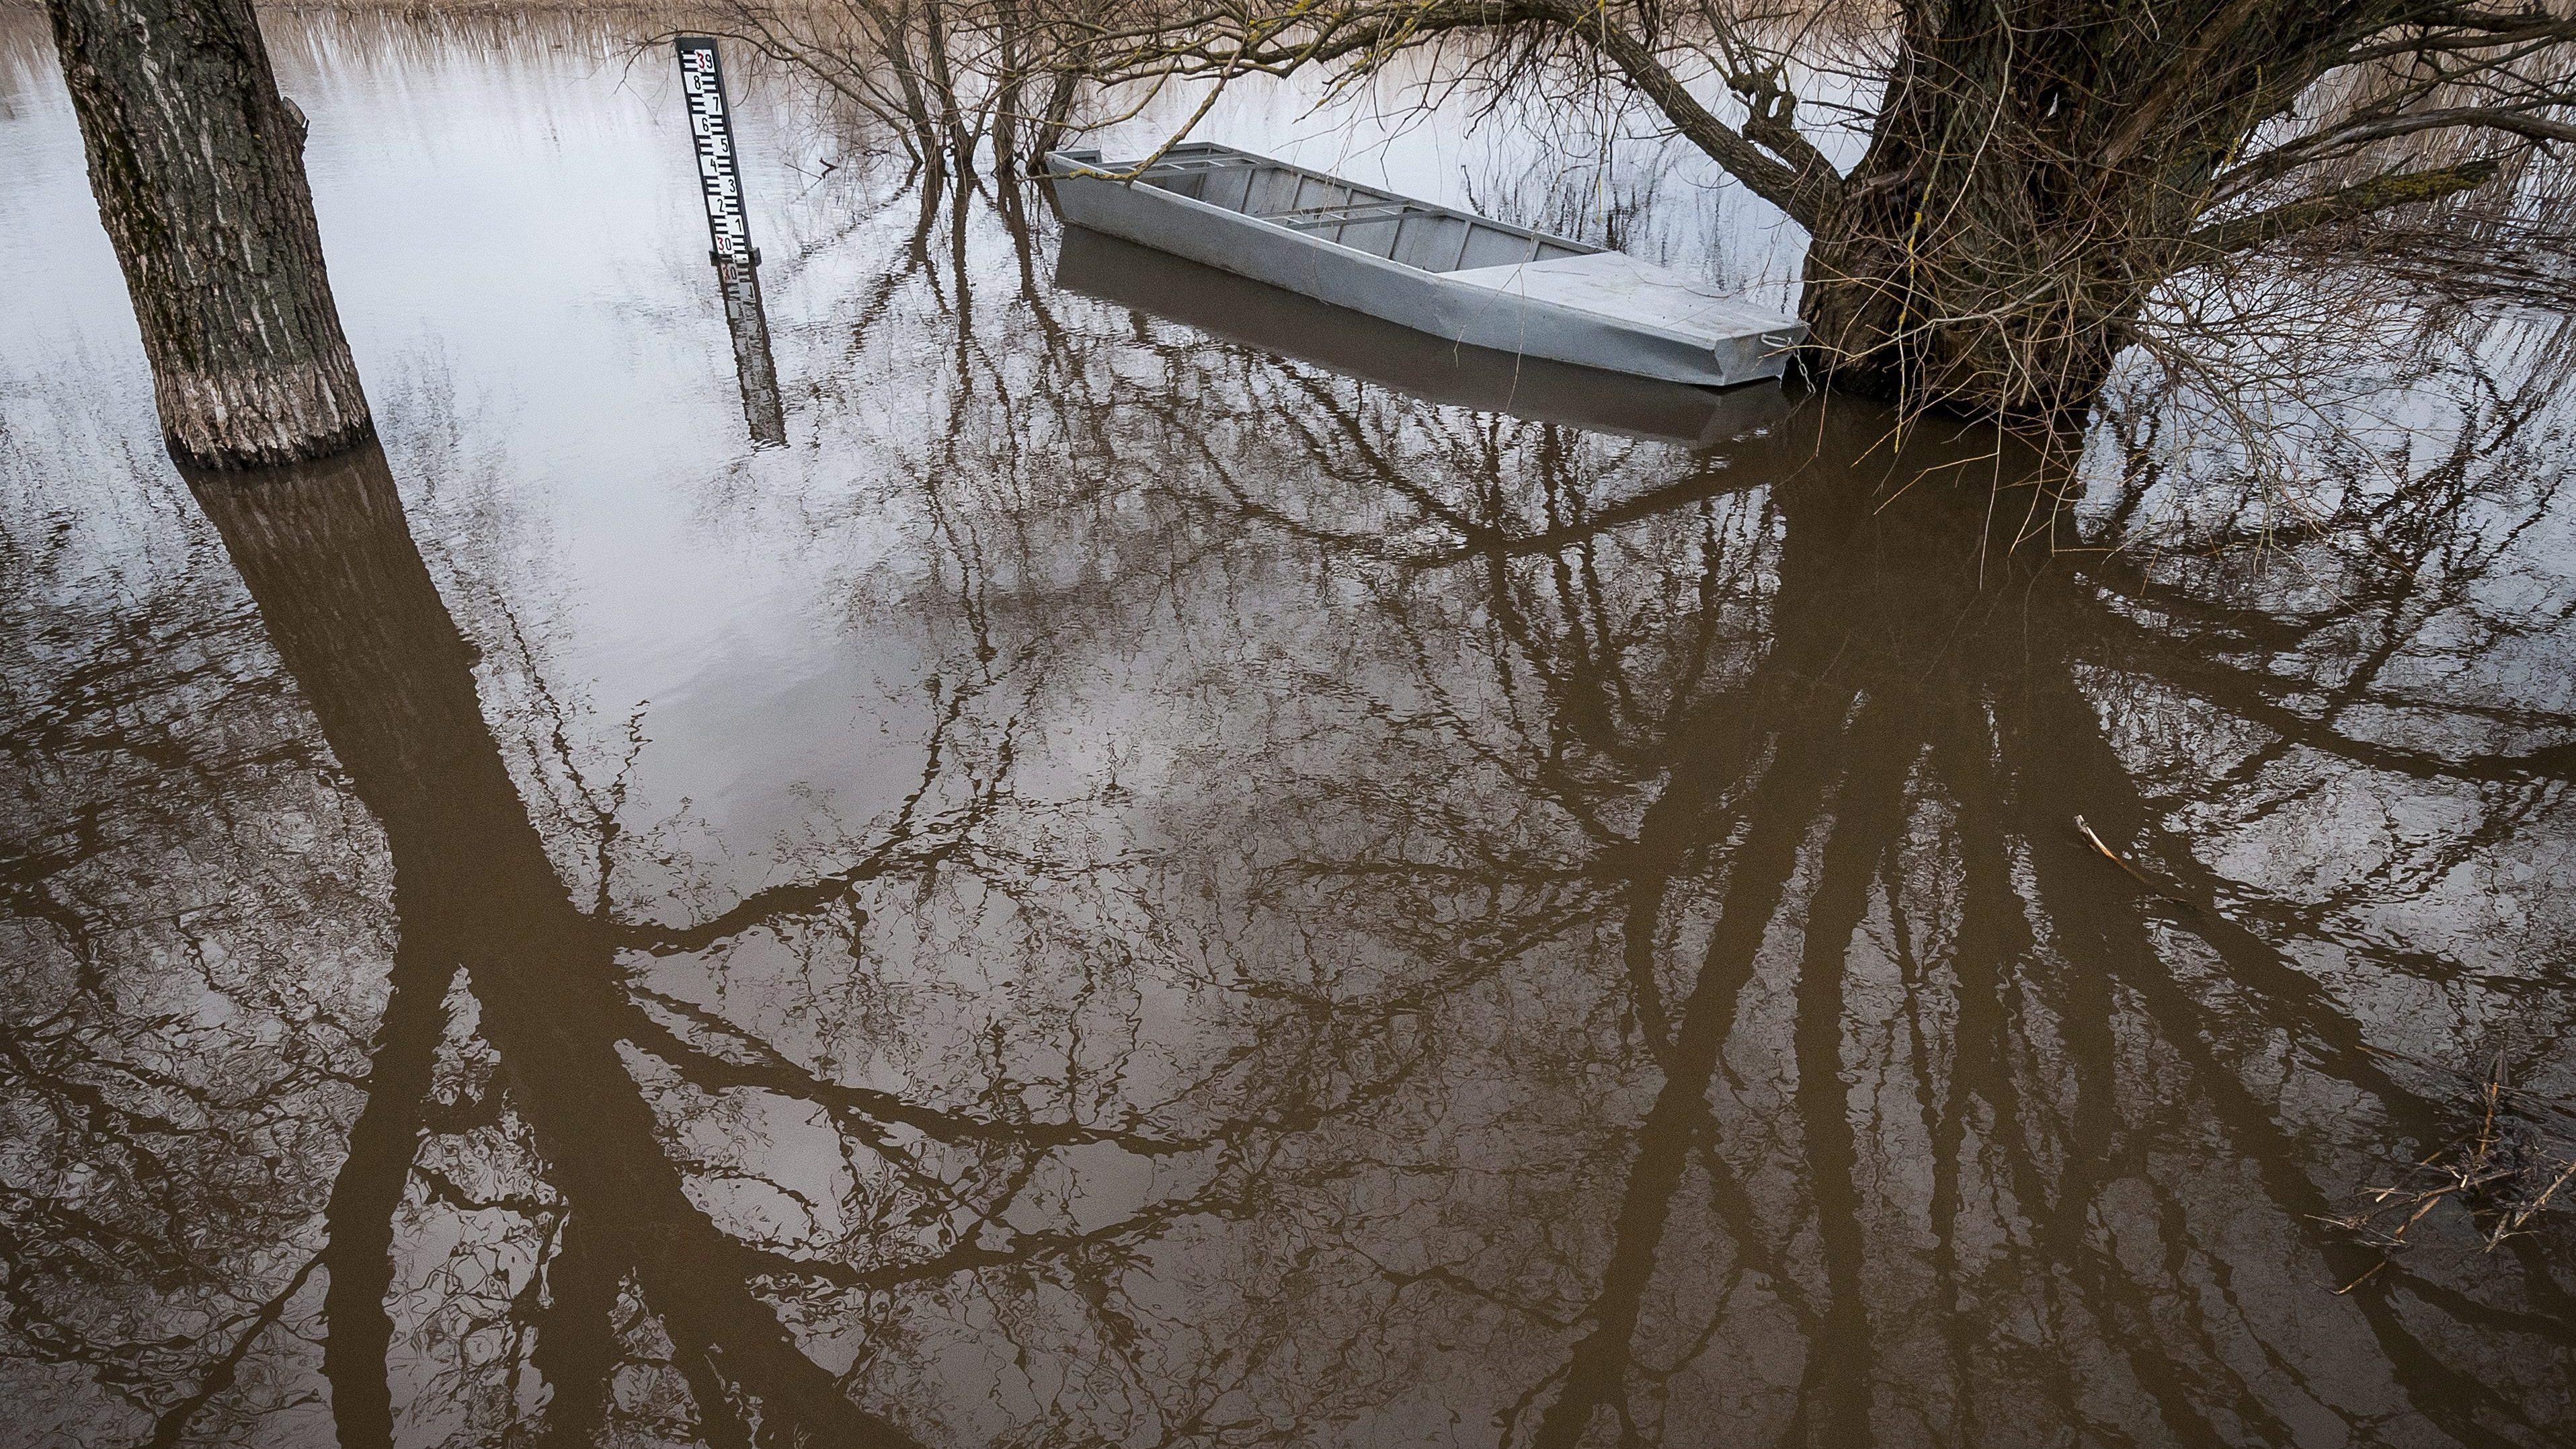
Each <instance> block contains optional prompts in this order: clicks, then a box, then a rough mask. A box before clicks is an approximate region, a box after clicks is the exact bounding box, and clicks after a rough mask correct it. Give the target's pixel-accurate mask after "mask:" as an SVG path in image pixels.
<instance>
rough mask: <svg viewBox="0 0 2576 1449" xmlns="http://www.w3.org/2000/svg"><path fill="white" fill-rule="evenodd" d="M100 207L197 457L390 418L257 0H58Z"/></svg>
mask: <svg viewBox="0 0 2576 1449" xmlns="http://www.w3.org/2000/svg"><path fill="white" fill-rule="evenodd" d="M47 9H48V10H49V12H50V13H51V15H52V17H53V28H54V43H55V46H56V48H57V49H58V50H59V51H60V52H61V55H62V63H63V78H64V80H65V81H66V82H68V83H69V85H70V87H71V95H72V107H73V109H74V111H75V112H77V113H78V115H79V117H80V127H81V140H82V142H83V145H84V147H85V149H86V150H87V152H88V155H89V174H90V186H91V189H92V191H93V192H94V193H95V194H96V196H97V198H98V213H99V219H100V220H101V221H103V222H104V223H106V226H107V235H108V239H109V240H110V241H111V242H113V243H114V244H115V247H116V258H117V261H118V262H119V264H121V265H122V266H123V267H124V269H125V285H126V290H127V291H128V292H129V293H130V294H131V295H132V297H133V299H134V316H135V320H136V321H137V322H138V323H140V324H141V326H142V330H143V349H144V352H145V353H146V354H147V355H148V356H149V357H150V358H151V362H152V393H153V401H154V402H155V403H156V404H157V405H158V406H159V408H160V412H161V429H162V433H163V435H164V437H165V438H166V440H167V441H168V443H169V445H170V449H171V451H172V452H173V453H175V454H176V455H178V456H179V457H180V458H181V459H182V460H184V461H187V462H191V463H196V464H200V465H204V466H212V467H245V466H257V465H263V464H273V463H290V462H297V461H301V460H304V459H310V458H318V457H322V456H324V455H326V454H329V453H334V452H337V451H339V450H341V449H344V448H346V447H348V446H350V445H351V444H353V443H356V442H359V441H361V440H363V439H365V438H367V437H368V436H370V435H371V434H372V432H373V424H372V422H371V421H370V419H369V417H368V414H367V399H366V393H365V392H364V390H363V389H362V388H361V387H360V385H359V381H358V368H357V364H356V363H355V362H354V361H352V360H351V358H350V356H349V343H348V339H347V338H346V337H344V336H342V334H341V331H340V314H339V310H338V309H337V308H336V307H335V306H333V305H332V301H331V284H330V280H329V278H328V277H327V276H326V275H325V273H324V271H323V264H322V237H321V233H320V231H319V230H318V229H317V227H316V226H315V224H314V220H313V196H312V192H311V191H310V190H309V189H308V188H307V187H306V185H305V180H304V155H303V151H304V120H303V117H302V116H301V115H300V114H299V113H298V112H297V111H296V110H295V108H294V107H293V106H292V105H290V104H289V103H288V102H287V101H286V100H285V99H284V98H283V97H281V96H280V95H279V94H278V93H277V81H276V78H275V76H274V75H273V74H272V73H271V72H270V69H269V63H268V49H267V47H266V46H265V45H264V44H262V42H261V40H260V35H259V24H258V21H257V20H256V19H255V18H254V17H253V15H252V13H251V7H250V3H249V0H48V5H47Z"/></svg>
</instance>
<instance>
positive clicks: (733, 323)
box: [672, 35, 787, 447]
mask: <svg viewBox="0 0 2576 1449" xmlns="http://www.w3.org/2000/svg"><path fill="white" fill-rule="evenodd" d="M672 45H673V48H674V49H676V50H677V51H678V52H679V57H680V87H681V90H682V92H683V93H684V94H685V95H686V96H687V98H688V106H689V144H690V147H691V149H692V150H694V151H695V152H696V154H697V160H698V188H699V191H700V193H701V194H702V195H703V196H704V197H705V199H706V206H707V239H708V242H709V247H708V251H707V260H708V261H710V262H713V263H714V264H715V269H716V288H717V290H718V291H720V292H722V293H723V294H724V307H725V327H726V330H728V331H730V332H731V333H732V334H733V368H734V376H735V378H736V379H737V380H739V381H740V383H741V384H742V416H743V421H744V422H745V423H747V424H748V425H749V426H750V428H751V441H752V445H753V446H754V447H780V446H784V445H785V443H786V442H787V413H786V410H785V408H784V406H783V404H782V403H781V401H780V399H779V396H778V364H777V362H776V361H774V360H773V359H772V358H771V356H770V352H769V313H768V312H767V310H765V309H764V308H763V307H762V306H761V301H760V249H759V248H758V247H755V246H753V245H752V244H751V222H750V219H749V218H748V217H747V216H745V215H744V213H743V206H742V171H741V168H740V167H739V166H738V165H737V164H736V152H735V150H734V144H733V108H732V106H731V105H729V104H728V103H727V102H726V100H725V89H724V70H723V68H722V67H721V66H719V65H718V64H717V61H716V43H715V40H714V39H713V37H710V36H704V35H683V36H680V37H679V38H678V39H677V40H675V41H673V42H672Z"/></svg>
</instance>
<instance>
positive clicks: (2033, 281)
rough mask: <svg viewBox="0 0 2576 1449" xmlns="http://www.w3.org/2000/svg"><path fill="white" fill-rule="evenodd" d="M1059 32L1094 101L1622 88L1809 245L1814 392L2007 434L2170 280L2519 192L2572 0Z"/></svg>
mask: <svg viewBox="0 0 2576 1449" xmlns="http://www.w3.org/2000/svg"><path fill="white" fill-rule="evenodd" d="M1753 3H1760V0H1753ZM1071 33H1072V34H1073V35H1074V37H1075V38H1074V41H1073V44H1072V45H1069V46H1068V47H1067V50H1066V53H1068V54H1073V53H1077V52H1076V51H1075V50H1074V49H1073V46H1079V47H1080V50H1079V52H1078V53H1079V54H1080V55H1081V56H1082V57H1083V60H1082V62H1081V63H1082V65H1083V67H1084V69H1085V70H1086V72H1087V73H1089V74H1091V75H1093V76H1095V77H1101V78H1112V77H1115V78H1125V79H1136V78H1142V77H1173V76H1198V77H1207V76H1219V77H1229V78H1230V77H1235V76H1241V75H1246V74H1257V73H1268V74H1283V73H1286V72H1289V71H1293V70H1297V69H1300V68H1304V67H1319V66H1340V67H1346V68H1356V69H1358V70H1361V71H1367V70H1371V69H1375V68H1377V67H1380V66H1383V65H1385V64H1386V63H1387V62H1388V61H1390V60H1391V59H1393V58H1394V57H1396V56H1397V55H1399V54H1403V53H1405V52H1408V51H1413V50H1417V49H1422V48H1437V49H1438V50H1439V51H1440V52H1442V54H1443V56H1444V58H1445V59H1446V60H1448V61H1450V62H1454V63H1457V64H1459V65H1462V66H1463V67H1464V68H1465V69H1464V70H1463V71H1461V72H1457V73H1458V74H1461V75H1463V76H1465V77H1466V78H1481V79H1483V80H1486V81H1489V82H1493V83H1495V84H1497V85H1498V86H1500V87H1502V88H1503V89H1504V90H1505V91H1507V92H1508V91H1511V90H1514V89H1517V90H1519V91H1520V92H1521V93H1522V94H1523V95H1525V96H1527V97H1530V98H1533V99H1536V100H1540V101H1546V100H1550V99H1559V98H1561V97H1562V96H1563V95H1564V90H1563V89H1562V88H1563V86H1564V85H1566V84H1567V83H1568V82H1569V81H1581V80H1585V79H1598V80H1603V81H1606V82H1608V83H1611V84H1614V85H1618V86H1622V87H1624V88H1626V89H1627V90H1628V91H1630V92H1632V93H1633V95H1634V96H1635V97H1636V98H1638V99H1641V100H1642V101H1643V102H1644V103H1645V104H1647V105H1649V106H1651V107H1652V108H1653V109H1654V110H1655V111H1657V112H1659V113H1660V114H1661V117H1662V119H1663V121H1664V122H1666V123H1667V124H1668V125H1669V127H1670V129H1671V131H1672V132H1673V133H1674V134H1677V135H1678V136H1679V137H1681V138H1682V139H1683V140H1685V141H1687V142H1689V143H1690V144H1691V145H1693V146H1695V147H1697V148H1698V149H1699V150H1700V151H1702V152H1705V153H1706V154H1707V155H1708V156H1709V157H1710V158H1711V159H1712V160H1714V161H1715V162H1716V163H1717V165H1719V166H1720V167H1722V168H1723V169H1724V170H1725V171H1726V172H1727V173H1728V174H1729V175H1731V176H1732V177H1734V178H1735V180H1737V181H1739V182H1741V183H1742V184H1743V185H1744V186H1745V187H1746V188H1747V189H1749V190H1751V191H1752V192H1754V193H1755V194H1757V195H1759V196H1761V197H1762V198H1763V199H1765V200H1767V201H1769V202H1770V203H1771V204H1772V205H1774V206H1776V207H1778V208H1779V209H1780V210H1781V211H1783V212H1785V213H1787V214H1788V216H1789V217H1790V218H1791V219H1793V220H1795V221H1796V222H1797V223H1799V224H1800V225H1801V226H1803V227H1804V228H1806V230H1807V232H1808V234H1809V236H1810V238H1811V243H1810V248H1809V252H1808V257H1807V265H1806V284H1807V285H1806V290H1805V294H1804V299H1803V301H1802V304H1801V308H1802V314H1803V315H1804V317H1805V319H1806V320H1807V322H1808V324H1809V326H1810V328H1811V329H1812V339H1811V342H1810V348H1809V350H1810V353H1811V358H1810V361H1811V366H1812V367H1813V368H1814V369H1815V370H1816V371H1818V372H1820V373H1822V374H1823V375H1824V376H1825V377H1827V378H1828V379H1829V380H1830V381H1832V382H1833V383H1835V384H1836V385H1837V386H1840V387H1844V388H1847V389H1853V390H1857V391H1861V392H1865V393H1869V394H1872V395H1876V396H1881V397H1888V398H1894V399H1900V400H1904V401H1907V402H1911V403H1916V404H1921V405H1932V406H1939V407H1943V408H1947V409H1950V410H1954V411H1959V412H1965V413H1969V414H1972V415H1983V416H1990V417H2000V418H2005V419H2055V418H2058V417H2061V416H2063V415H2065V414H2066V413H2067V412H2069V411H2070V410H2079V409H2081V408H2082V407H2083V406H2084V405H2085V403H2086V402H2087V401H2088V400H2089V399H2090V398H2091V397H2092V396H2093V395H2094V394H2095V393H2096V392H2097V391H2098V390H2099V389H2100V387H2101V385H2102V383H2103V381H2104V379H2105V377H2106V376H2107V374H2108V372H2109V369H2110V365H2111V361H2112V359H2113V357H2114V356H2116V355H2117V354H2118V353H2119V352H2120V351H2121V350H2122V348H2123V347H2124V346H2126V345H2127V344H2128V343H2129V342H2130V341H2132V340H2133V339H2134V338H2135V336H2136V329H2137V324H2138V319H2139V316H2140V313H2141V310H2142V308H2144V307H2146V306H2147V305H2148V304H2149V303H2150V300H2151V298H2152V296H2153V294H2155V293H2156V292H2157V290H2158V289H2159V288H2160V287H2163V286H2165V285H2166V284H2167V283H2168V282H2170V281H2172V280H2174V279H2175V278H2177V277H2180V276H2183V275H2185V274H2188V273H2191V272H2194V271H2196V270H2200V269H2206V268H2210V267H2212V266H2213V265H2219V264H2224V263H2226V262H2227V261H2228V260H2229V259H2231V258H2235V257H2238V256H2241V255H2243V254H2245V253H2248V252H2252V251H2256V250H2260V249H2265V248H2272V247H2277V246H2279V245H2282V244H2284V243H2286V242H2289V241H2291V240H2292V239H2294V238H2309V237H2311V236H2313V235H2315V234H2318V233H2320V231H2321V229H2326V230H2332V229H2337V228H2344V229H2350V228H2352V227H2354V226H2356V225H2357V224H2361V223H2363V222H2364V221H2365V219H2368V218H2373V217H2376V216H2380V215H2382V214H2386V213H2392V212H2397V211H2401V210H2405V209H2409V208H2412V209H2416V210H2418V211H2420V210H2422V209H2423V208H2426V207H2439V206H2442V205H2445V204H2448V205H2451V206H2454V207H2457V206H2459V205H2461V204H2462V203H2460V202H2457V201H2453V200H2452V199H2453V198H2461V197H2463V196H2464V195H2465V194H2467V193H2472V192H2479V191H2481V190H2482V189H2483V190H2485V191H2486V192H2487V193H2489V194H2491V195H2492V194H2496V193H2499V192H2502V191H2508V190H2509V189H2510V188H2511V186H2512V185H2513V184H2514V183H2515V181H2516V180H2517V178H2518V177H2520V176H2521V174H2522V173H2523V171H2524V170H2525V168H2524V167H2523V166H2522V164H2521V163H2522V162H2523V160H2524V159H2525V158H2526V157H2527V155H2528V154H2529V153H2530V152H2531V151H2532V150H2533V149H2534V148H2540V147H2546V146H2548V145H2549V144H2551V143H2553V142H2565V141H2571V140H2576V124H2570V122H2569V120H2568V118H2567V110H2566V108H2567V105H2568V103H2569V101H2570V100H2571V98H2576V79H2571V77H2576V11H2571V10H2570V8H2569V7H2568V6H2566V5H2565V4H2563V3H2559V0H2506V3H2502V4H2495V5H2484V4H2477V3H2467V4H2460V3H2447V0H1895V3H1892V4H1887V3H1879V0H1862V3H1855V4H1853V5H1850V6H1837V4H1836V0H1816V3H1813V4H1808V5H1800V6H1796V7H1794V8H1793V9H1791V10H1787V11H1781V10H1776V9H1775V10H1773V11H1771V12H1770V13H1767V14H1753V13H1751V12H1750V11H1749V9H1747V8H1746V5H1745V3H1744V0H1698V3H1697V4H1695V5H1689V6H1684V5H1673V4H1667V3H1664V0H1374V3H1368V0H1364V3H1359V4H1354V5H1345V6H1333V7H1325V6H1314V5H1309V4H1305V3H1302V0H1249V3H1248V4H1247V3H1236V4H1228V5H1213V6H1208V7H1206V8H1203V9H1196V10H1181V11H1175V10H1174V9H1172V8H1171V7H1170V5H1169V0H1137V8H1135V9H1133V10H1130V11H1128V12H1126V13H1124V14H1123V15H1122V16H1120V17H1119V18H1117V19H1114V20H1112V21H1111V22H1110V23H1108V24H1105V25H1099V26H1083V27H1077V28H1075V29H1074V30H1073V31H1072V32H1071ZM1827 34H1830V35H1831V36H1833V37H1834V40H1833V41H1830V42H1829V41H1826V40H1824V39H1823V38H1822V37H1823V36H1825V35H1827ZM1820 58H1822V59H1823V60H1825V61H1826V62H1827V63H1828V65H1829V66H1835V67H1839V66H1841V65H1842V64H1844V63H1846V62H1849V63H1853V64H1855V65H1856V66H1857V68H1858V69H1859V70H1860V71H1861V72H1862V77H1861V79H1862V81H1863V84H1862V86H1861V87H1860V91H1861V93H1862V94H1863V95H1865V96H1867V95H1873V94H1874V97H1875V99H1874V102H1873V106H1874V109H1873V110H1872V111H1871V112H1869V113H1868V114H1866V115H1864V116H1862V117H1861V118H1859V120H1858V121H1856V122H1855V124H1856V125H1861V126H1865V128H1866V131H1867V137H1868V139H1867V146H1866V150H1865V151H1864V152H1863V153H1862V154H1861V156H1860V159H1859V161H1858V162H1857V164H1855V165H1852V166H1851V167H1850V168H1849V169H1845V168H1843V167H1841V166H1838V165H1837V164H1835V162H1834V161H1833V160H1832V159H1831V158H1830V157H1829V156H1828V155H1827V154H1826V151H1825V149H1823V148H1822V147H1820V146H1819V145H1818V144H1817V142H1818V139H1819V133H1816V132H1814V130H1813V127H1812V126H1811V125H1809V124H1803V123H1802V121H1803V120H1804V118H1803V117H1802V113H1801V110H1800V107H1799V96H1798V95H1797V94H1796V89H1795V85H1794V84H1793V81H1792V77H1793V76H1794V75H1796V74H1798V73H1799V67H1800V66H1801V65H1802V64H1808V63H1813V62H1816V61H1818V60H1819V59H1820ZM1721 92H1722V94H1721Z"/></svg>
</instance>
